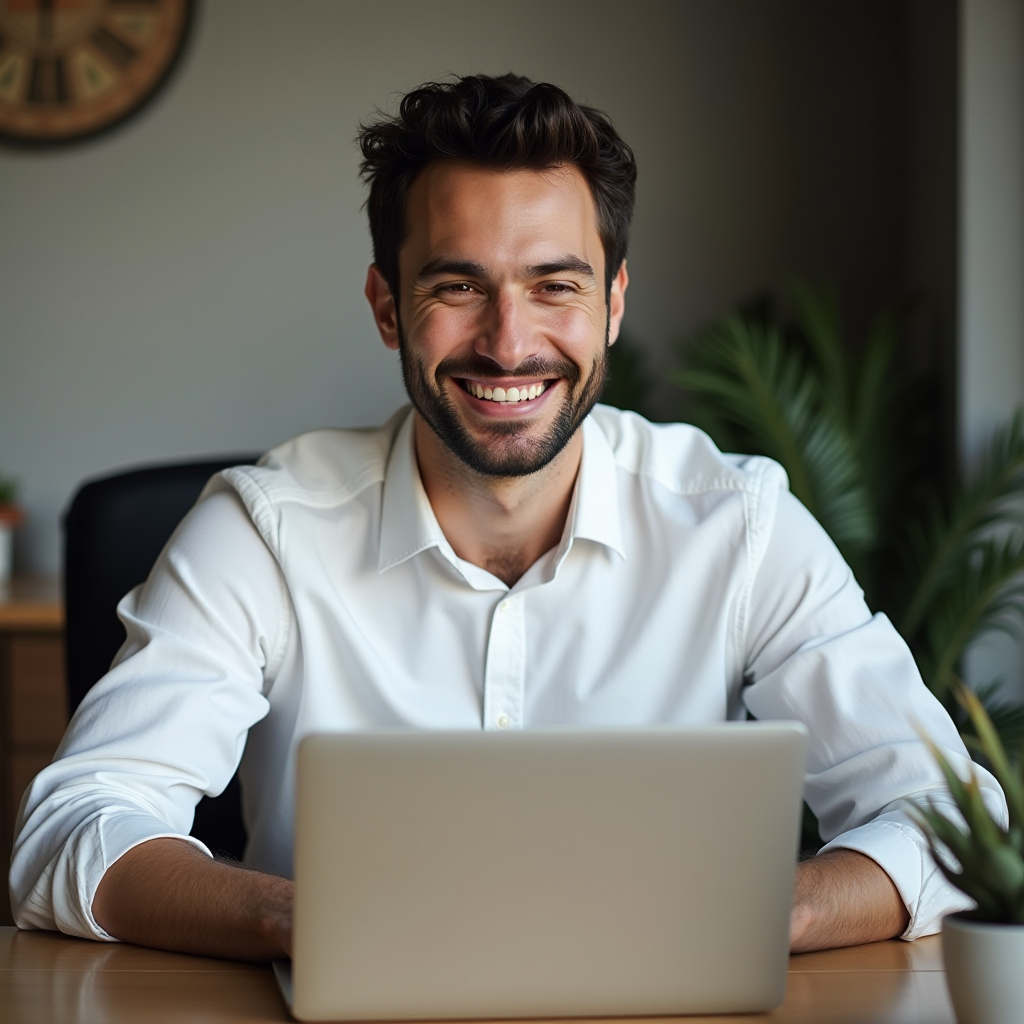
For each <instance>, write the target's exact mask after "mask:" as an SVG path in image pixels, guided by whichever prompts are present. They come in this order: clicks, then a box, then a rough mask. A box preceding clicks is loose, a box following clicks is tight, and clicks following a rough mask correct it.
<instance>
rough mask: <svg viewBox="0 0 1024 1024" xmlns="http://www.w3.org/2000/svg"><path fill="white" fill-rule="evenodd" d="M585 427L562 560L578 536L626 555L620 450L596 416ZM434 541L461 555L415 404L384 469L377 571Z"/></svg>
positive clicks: (451, 555)
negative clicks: (440, 515)
mask: <svg viewBox="0 0 1024 1024" xmlns="http://www.w3.org/2000/svg"><path fill="white" fill-rule="evenodd" d="M582 429H583V457H582V459H581V461H580V472H579V476H578V477H577V480H576V488H575V491H574V492H573V499H572V505H571V507H570V509H569V517H568V522H567V523H566V530H565V532H564V533H563V535H562V542H561V544H560V545H559V550H558V554H557V556H556V563H561V561H562V559H563V558H564V557H565V555H566V554H568V551H569V548H570V547H571V546H572V542H573V540H575V539H576V538H580V539H581V540H592V541H596V542H597V543H598V544H603V545H605V546H606V547H608V548H611V549H612V550H613V551H615V552H616V553H617V554H619V555H621V556H622V557H623V558H625V557H626V553H625V550H624V548H623V543H622V523H621V520H620V517H619V491H618V472H617V468H616V464H615V453H614V452H613V451H612V449H611V445H609V443H608V439H607V438H606V437H605V435H604V432H603V431H602V430H601V428H600V427H599V426H598V425H597V423H595V422H594V420H593V419H592V418H591V417H589V416H588V417H587V418H586V419H585V420H584V421H583V428H582ZM432 547H437V548H440V550H441V552H442V553H443V554H444V555H445V556H446V557H447V558H448V559H449V560H450V561H454V560H456V558H457V556H456V555H455V552H454V551H453V550H452V547H451V545H450V544H449V543H448V540H447V538H446V537H445V536H444V534H443V533H442V531H441V527H440V525H439V524H438V522H437V517H436V516H435V515H434V510H433V508H432V507H431V505H430V499H429V498H428V497H427V492H426V490H425V489H424V487H423V481H422V480H421V479H420V471H419V466H417V464H416V449H415V440H414V434H413V413H412V410H410V411H409V415H408V416H407V417H406V418H405V422H404V423H403V424H402V425H401V427H399V429H398V433H397V434H396V435H395V441H394V444H393V445H392V446H391V453H390V455H389V456H388V463H387V468H386V470H385V473H384V494H383V498H382V509H381V527H380V555H379V557H378V560H377V571H378V572H384V571H385V570H386V569H390V568H391V567H392V566H395V565H398V564H399V563H400V562H404V561H406V560H407V559H409V558H412V557H413V556H414V555H418V554H419V553H420V552H421V551H426V550H427V549H428V548H432Z"/></svg>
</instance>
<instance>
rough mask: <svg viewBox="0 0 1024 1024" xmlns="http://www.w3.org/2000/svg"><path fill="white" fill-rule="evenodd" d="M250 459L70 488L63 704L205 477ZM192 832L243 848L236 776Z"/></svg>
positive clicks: (87, 680)
mask: <svg viewBox="0 0 1024 1024" xmlns="http://www.w3.org/2000/svg"><path fill="white" fill-rule="evenodd" d="M257 458H258V456H256V455H253V454H242V455H235V456H223V457H221V458H216V459H206V460H203V461H202V462H190V463H179V464H174V465H157V466H148V467H144V468H140V469H132V470H128V471H126V472H123V473H116V474H114V475H112V476H107V477H102V478H100V479H94V480H87V481H86V482H85V483H84V484H82V486H81V487H80V488H79V489H78V491H77V493H76V494H75V496H74V498H73V499H72V501H71V505H70V507H69V508H68V511H67V514H66V516H65V517H64V604H65V620H66V624H65V652H66V659H67V687H68V709H69V711H70V712H71V713H72V714H73V713H74V711H75V709H76V708H77V707H78V705H79V704H80V703H81V702H82V698H83V697H84V696H85V695H86V693H87V692H88V691H89V688H90V687H91V686H92V685H93V684H94V683H95V682H96V681H97V680H98V679H99V678H100V677H101V676H103V675H104V674H105V673H106V672H107V670H108V669H109V668H110V663H111V661H112V660H113V658H114V655H115V654H117V652H118V650H119V649H120V647H121V645H122V644H123V643H124V640H125V632H124V627H123V626H122V625H121V621H120V619H118V617H117V612H116V608H117V603H118V601H120V600H121V598H122V597H124V595H125V594H127V593H128V591H129V590H131V589H132V587H134V586H135V585H136V584H138V583H142V582H143V581H144V580H145V579H146V577H147V576H149V572H150V569H152V567H153V563H154V562H155V561H156V559H157V556H158V555H159V554H160V552H161V550H162V549H163V547H164V545H165V544H166V543H167V541H168V539H169V538H170V536H171V534H172V533H173V532H174V529H175V527H176V526H177V525H178V523H179V522H180V521H181V519H182V517H183V516H184V515H185V513H186V512H188V510H189V509H190V508H191V507H192V505H193V504H195V500H196V498H197V497H199V493H200V491H201V490H202V489H203V487H204V486H205V484H206V482H207V481H208V480H209V479H210V477H211V476H213V474H214V473H217V472H219V471H220V470H222V469H225V468H227V467H228V466H240V465H247V464H250V463H252V462H255V461H256V459H257ZM192 834H193V835H194V836H196V837H197V838H199V839H201V840H202V841H203V842H205V843H206V845H207V846H209V847H210V849H212V850H213V851H214V852H215V853H222V854H227V855H229V856H232V857H236V858H240V857H241V856H242V852H243V851H244V848H245V839H246V836H245V828H244V826H243V825H242V814H241V802H240V791H239V787H238V780H237V779H232V780H231V784H230V785H229V787H228V788H227V789H226V790H225V791H224V793H223V794H222V795H221V796H219V797H217V798H216V799H214V800H210V799H204V800H202V801H200V803H199V806H198V807H197V808H196V818H195V823H194V824H193V827H192Z"/></svg>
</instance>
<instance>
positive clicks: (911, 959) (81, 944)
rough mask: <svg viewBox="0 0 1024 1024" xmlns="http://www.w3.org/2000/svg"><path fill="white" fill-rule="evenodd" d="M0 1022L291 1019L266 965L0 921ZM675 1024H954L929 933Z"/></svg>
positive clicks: (824, 961)
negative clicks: (748, 1002)
mask: <svg viewBox="0 0 1024 1024" xmlns="http://www.w3.org/2000/svg"><path fill="white" fill-rule="evenodd" d="M736 969H737V970H742V964H737V965H736ZM644 1019H645V1020H647V1021H648V1022H649V1021H650V1020H652V1019H653V1018H644ZM0 1020H2V1021H4V1022H5V1024H28V1022H31V1024H50V1022H54V1024H56V1022H60V1024H84V1022H86V1021H88V1022H90V1024H93V1022H101V1021H102V1022H104V1024H122V1022H123V1024H129V1022H130V1024H150V1022H157V1021H167V1022H168V1024H170V1022H174V1024H187V1022H191V1021H196V1022H198V1021H202V1022H203V1024H227V1022H231V1024H245V1022H254V1021H287V1020H289V1016H288V1013H287V1011H286V1010H285V1008H284V1004H283V1003H282V1002H281V998H280V996H279V995H278V992H277V988H276V986H275V984H274V980H273V977H272V975H271V973H270V969H269V968H267V967H251V966H247V965H245V964H235V963H230V962H227V961H222V960H207V959H204V958H201V957H189V956H179V955H178V954H175V953H159V952H156V951H154V950H147V949H140V948H139V947H137V946H125V945H119V944H112V945H106V944H101V943H95V942H87V941H84V940H81V939H68V938H65V937H63V936H60V935H54V934H52V933H46V932H15V930H14V929H13V928H0ZM680 1020H681V1021H683V1022H699V1021H705V1022H708V1024H741V1022H746V1024H751V1022H754V1021H766V1022H771V1024H955V1018H954V1016H953V1009H952V1006H951V1004H950V1002H949V996H948V995H947V993H946V982H945V976H944V974H943V972H942V960H941V949H940V942H939V938H938V937H937V936H933V937H931V938H927V939H921V940H919V941H918V942H915V943H903V942H897V941H893V942H877V943H873V944H872V945H869V946H857V947H854V948H852V949H844V950H833V951H831V952H828V953H810V954H807V955H805V956H798V957H793V958H792V959H791V960H790V970H789V981H788V984H787V989H786V1001H785V1003H784V1004H783V1006H782V1008H781V1009H779V1010H777V1011H776V1012H775V1013H772V1014H767V1015H764V1016H741V1017H686V1018H680Z"/></svg>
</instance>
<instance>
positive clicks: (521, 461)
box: [371, 161, 626, 476]
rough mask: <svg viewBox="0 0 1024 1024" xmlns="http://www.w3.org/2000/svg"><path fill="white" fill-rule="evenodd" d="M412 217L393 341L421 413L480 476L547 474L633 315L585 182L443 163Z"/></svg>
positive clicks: (569, 172)
mask: <svg viewBox="0 0 1024 1024" xmlns="http://www.w3.org/2000/svg"><path fill="white" fill-rule="evenodd" d="M406 218H407V225H408V237H407V238H406V240H405V242H404V244H403V246H402V249H401V251H400V253H399V276H400V282H401V285H400V287H401V294H400V296H398V309H397V311H396V315H395V322H394V335H393V339H394V342H395V343H396V344H397V346H398V347H399V349H400V351H401V357H402V372H403V376H404V378H405V385H406V389H407V391H408V392H409V396H410V398H411V399H412V402H413V404H414V405H415V407H416V409H417V410H418V412H419V413H420V415H421V416H422V417H423V419H424V420H426V422H427V423H428V424H429V425H430V427H431V428H432V429H433V431H434V433H435V434H436V435H437V436H438V437H439V438H440V439H441V441H442V442H444V444H445V445H446V446H447V448H448V449H449V450H450V451H451V452H453V453H454V454H455V455H456V456H458V458H459V459H461V460H462V462H464V463H465V464H466V465H468V466H470V467H471V468H472V469H474V470H476V471H477V472H479V473H483V474H487V475H491V476H525V475H527V474H530V473H534V472H536V471H537V470H539V469H541V468H542V467H543V466H545V465H546V464H547V463H548V462H550V461H551V460H552V459H553V458H554V457H555V456H556V455H557V454H558V453H559V452H560V451H561V450H562V449H563V448H564V447H565V445H566V444H567V443H568V442H569V440H570V439H571V438H572V436H573V434H574V433H575V431H576V429H577V428H578V427H579V424H580V422H581V421H582V419H583V418H584V417H585V416H586V414H587V413H588V412H589V411H590V409H591V407H592V406H593V404H594V403H595V402H596V401H597V399H598V397H599V396H600V393H601V388H602V386H603V384H604V379H605V374H606V352H607V345H608V343H609V342H610V341H613V340H614V339H615V337H616V335H617V334H618V328H619V322H620V320H621V317H622V295H623V292H624V290H625V285H626V275H625V268H623V270H622V271H621V273H620V274H619V275H618V277H616V279H615V282H614V283H613V286H612V294H611V297H610V301H606V298H605V289H604V248H603V246H602V244H601V239H600V236H599V234H598V230H597V215H596V211H595V208H594V202H593V198H592V197H591V194H590V189H589V187H588V186H587V183H586V180H585V179H584V178H583V176H582V175H581V174H580V173H579V171H577V170H576V169H575V168H572V167H565V168H556V169H552V170H548V171H508V172H503V171H495V170H491V169H487V168H482V167H480V166H477V165H472V164H466V163H458V162H454V161H442V162H437V163H433V164H431V165H429V166H428V167H427V168H426V169H425V170H424V171H423V172H422V173H421V174H420V176H419V177H418V178H417V179H416V181H415V182H414V183H413V186H412V188H411V189H410V192H409V197H408V204H407V211H406ZM371 301H372V300H371ZM375 308H376V306H375ZM378 323H380V316H378ZM381 330H382V334H385V329H384V326H383V325H382V326H381ZM385 341H386V342H388V343H391V342H390V341H389V337H388V336H387V335H386V334H385Z"/></svg>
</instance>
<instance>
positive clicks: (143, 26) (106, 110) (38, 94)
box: [0, 0, 192, 143]
mask: <svg viewBox="0 0 1024 1024" xmlns="http://www.w3.org/2000/svg"><path fill="white" fill-rule="evenodd" d="M191 13H192V2H191V0H0V139H4V140H6V141H16V142H30V143H58V142H69V141H71V140H73V139H81V138H84V137H86V136H88V135H93V134H95V133H96V132H98V131H102V130H103V129H105V128H109V127H110V126H111V125H114V124H116V123H117V122H118V121H121V120H123V119H124V118H125V117H127V116H128V115H129V114H131V113H132V112H133V111H135V110H137V109H138V108H139V107H140V106H141V105H142V104H143V103H145V101H146V100H148V99H149V98H150V97H151V96H152V95H153V94H154V92H156V90H157V89H158V88H159V86H160V85H161V84H162V83H163V81H164V79H165V78H166V77H167V74H168V72H169V71H170V70H171V68H172V67H173V65H174V62H175V60H176V59H177V57H178V55H179V54H180V53H181V49H182V45H183V44H184V42H185V37H186V35H187V33H188V27H189V24H190V21H191Z"/></svg>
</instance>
